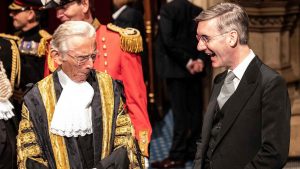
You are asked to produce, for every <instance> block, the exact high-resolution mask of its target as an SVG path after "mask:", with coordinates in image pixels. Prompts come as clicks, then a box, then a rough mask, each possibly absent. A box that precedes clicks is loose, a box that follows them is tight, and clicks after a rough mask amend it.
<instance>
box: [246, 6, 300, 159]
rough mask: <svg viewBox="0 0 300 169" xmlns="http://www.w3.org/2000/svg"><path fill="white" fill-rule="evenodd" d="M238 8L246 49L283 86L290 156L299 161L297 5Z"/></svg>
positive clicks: (299, 61) (299, 11)
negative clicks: (242, 12) (245, 20)
mask: <svg viewBox="0 0 300 169" xmlns="http://www.w3.org/2000/svg"><path fill="white" fill-rule="evenodd" d="M240 4H241V5H242V6H243V7H244V8H245V9H246V11H247V13H248V15H249V19H250V34H249V37H250V41H249V44H250V47H251V48H252V49H253V50H254V52H255V53H256V54H257V55H258V56H259V57H260V58H261V59H262V60H263V61H264V62H265V63H266V64H267V65H269V66H270V67H272V68H274V69H275V70H277V71H278V72H279V73H281V74H282V75H283V77H284V78H285V80H286V82H287V86H288V89H289V94H290V99H291V104H292V118H291V146H290V156H291V157H300V144H299V143H300V49H299V48H300V28H299V27H300V21H299V13H300V9H299V4H300V1H299V0H298V1H297V0H296V1H292V0H286V1H284V0H265V1H263V0H261V1H259V0H254V1H248V0H247V1H242V2H240ZM274 99H276V98H274Z"/></svg>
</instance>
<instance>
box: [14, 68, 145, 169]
mask: <svg viewBox="0 0 300 169" xmlns="http://www.w3.org/2000/svg"><path fill="white" fill-rule="evenodd" d="M87 81H88V82H89V83H90V85H91V86H92V87H93V89H94V93H95V94H94V97H93V100H92V103H91V106H92V126H93V134H91V135H86V136H82V137H80V136H79V137H78V138H75V137H69V138H67V137H62V136H58V135H55V134H52V133H51V132H50V125H51V120H52V117H53V113H54V109H55V105H56V103H57V101H58V98H59V97H60V94H61V92H62V90H63V89H62V86H61V84H60V82H59V79H58V75H57V72H56V71H55V72H54V73H53V74H52V75H49V76H48V77H46V78H44V79H43V80H42V81H40V82H38V83H37V84H36V85H35V86H34V87H33V88H32V89H31V90H30V91H29V92H28V93H27V94H26V95H25V97H24V104H23V107H22V120H21V122H20V126H19V134H18V137H17V147H18V149H17V151H18V166H19V168H30V169H34V168H51V169H56V168H57V169H69V168H74V169H84V168H92V167H95V166H97V165H98V164H99V161H100V160H102V159H104V158H105V157H108V156H109V155H110V154H111V153H112V152H113V151H115V150H116V149H118V148H120V147H124V148H125V149H126V150H127V154H128V158H129V161H130V166H124V168H128V167H129V168H142V166H141V165H143V162H141V158H140V157H141V155H140V153H139V151H138V147H137V146H136V145H137V144H136V142H135V140H134V136H133V133H134V129H133V126H132V123H131V121H130V118H129V116H128V114H127V111H126V108H125V107H124V104H123V100H124V99H123V97H122V95H123V94H122V93H123V92H122V85H120V83H118V82H117V81H114V80H112V79H111V77H110V76H109V75H107V74H105V73H99V72H95V71H92V72H91V73H90V76H89V78H88V79H87ZM78 94H80V91H78Z"/></svg>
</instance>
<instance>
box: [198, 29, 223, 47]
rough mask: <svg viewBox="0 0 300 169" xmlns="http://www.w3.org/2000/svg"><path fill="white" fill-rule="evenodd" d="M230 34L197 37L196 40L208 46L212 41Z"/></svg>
mask: <svg viewBox="0 0 300 169" xmlns="http://www.w3.org/2000/svg"><path fill="white" fill-rule="evenodd" d="M227 33H228V32H225V33H222V34H219V35H215V36H207V35H201V36H200V35H196V38H197V40H198V41H200V40H201V41H202V42H203V44H204V45H207V44H208V43H209V42H210V41H211V40H213V39H215V38H217V37H220V36H223V35H225V34H227Z"/></svg>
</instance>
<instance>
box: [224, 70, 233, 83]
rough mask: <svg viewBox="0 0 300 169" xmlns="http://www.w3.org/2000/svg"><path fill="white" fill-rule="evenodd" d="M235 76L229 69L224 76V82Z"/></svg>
mask: <svg viewBox="0 0 300 169" xmlns="http://www.w3.org/2000/svg"><path fill="white" fill-rule="evenodd" d="M234 78H235V74H234V73H233V72H232V71H230V72H228V73H227V75H226V78H225V82H228V83H229V82H231V81H232V80H233V79H234Z"/></svg>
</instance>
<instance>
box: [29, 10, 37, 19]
mask: <svg viewBox="0 0 300 169" xmlns="http://www.w3.org/2000/svg"><path fill="white" fill-rule="evenodd" d="M27 13H28V18H27V19H28V21H29V22H33V21H35V17H36V16H35V12H34V10H28V11H27Z"/></svg>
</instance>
